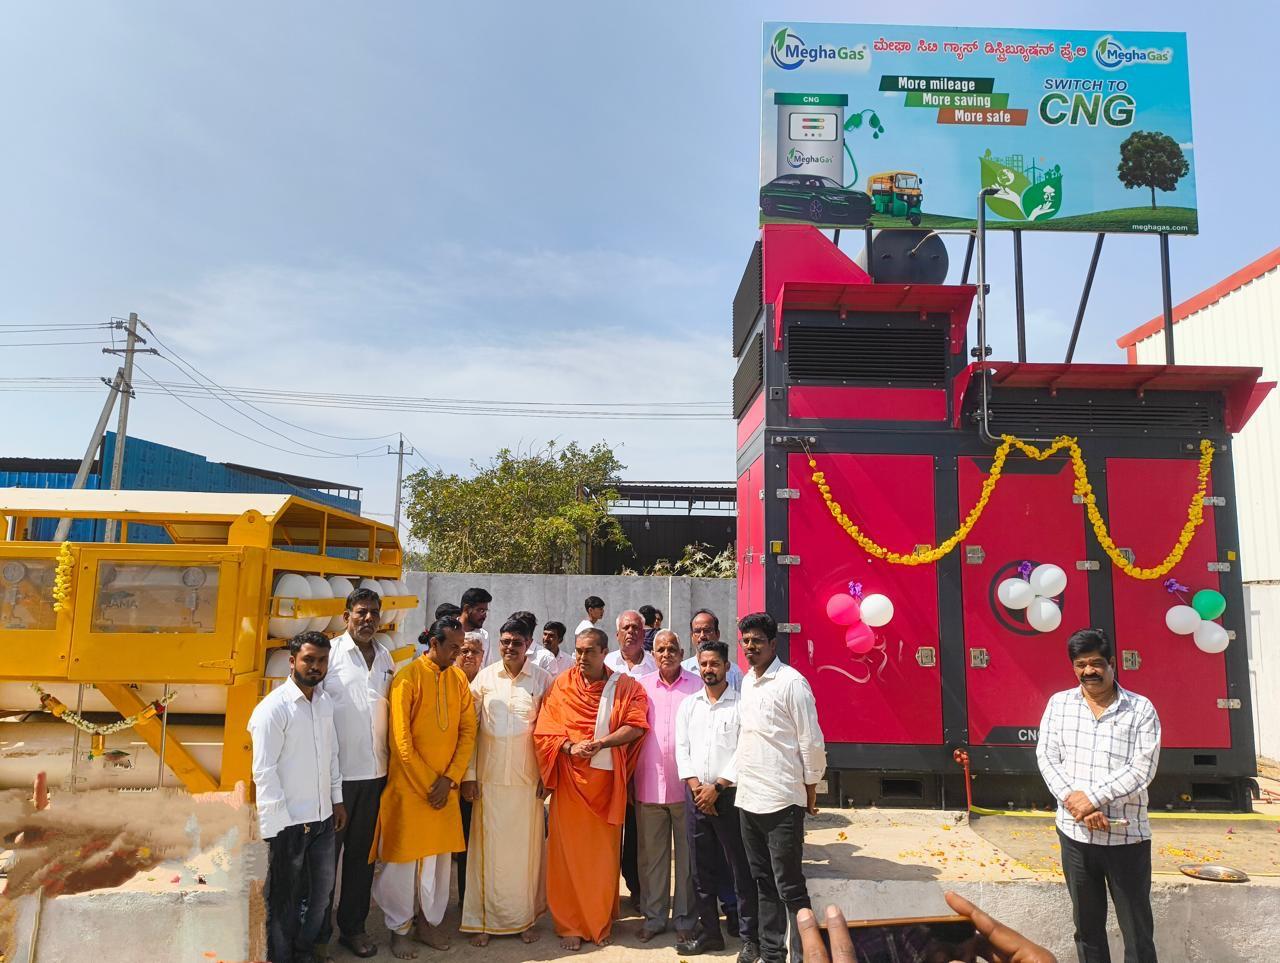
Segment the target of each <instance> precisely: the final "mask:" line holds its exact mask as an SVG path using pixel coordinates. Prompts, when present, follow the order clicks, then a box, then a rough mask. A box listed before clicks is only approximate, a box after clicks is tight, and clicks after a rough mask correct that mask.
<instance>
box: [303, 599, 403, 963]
mask: <svg viewBox="0 0 1280 963" xmlns="http://www.w3.org/2000/svg"><path fill="white" fill-rule="evenodd" d="M343 619H344V621H345V622H346V626H347V630H346V631H345V632H343V633H342V635H340V636H338V637H337V638H336V639H334V640H333V644H332V648H331V650H330V652H329V672H328V675H326V676H325V680H324V682H323V683H321V685H320V688H321V689H322V690H323V691H324V693H325V694H326V695H327V696H329V698H330V699H332V700H333V721H334V725H335V727H336V729H337V733H338V765H339V767H340V768H341V770H342V802H343V805H344V806H345V807H346V810H347V828H346V830H345V831H344V832H341V833H339V834H338V837H337V848H338V851H339V852H340V853H345V855H344V857H343V859H342V885H341V887H339V892H340V893H341V896H340V897H339V899H338V912H337V923H338V932H339V934H340V935H339V936H338V942H339V943H341V944H342V945H343V946H345V947H346V948H347V949H349V950H351V952H352V953H354V954H355V955H356V956H358V957H361V958H362V959H367V958H368V957H371V956H374V955H376V954H377V952H378V947H377V944H376V943H374V941H373V940H372V939H370V938H369V936H368V934H367V933H366V932H365V919H366V918H367V917H368V915H369V892H370V887H371V886H372V885H373V864H372V863H371V862H370V861H369V850H370V848H371V847H372V846H373V829H374V827H375V826H377V825H378V804H379V801H380V800H381V799H382V790H383V788H384V787H385V786H386V784H387V689H388V688H389V687H390V685H391V679H392V677H393V676H394V675H395V674H396V666H395V662H394V661H392V659H391V653H390V652H389V651H388V650H387V648H386V646H384V645H382V644H381V643H380V642H377V641H375V639H374V636H375V635H376V634H377V632H378V627H379V625H381V623H382V599H381V597H380V596H379V595H378V593H377V592H375V591H373V590H372V589H367V588H358V589H356V590H355V591H354V592H352V593H351V594H350V595H348V596H347V608H346V611H345V612H344V613H343ZM325 929H326V931H327V930H328V927H327V926H326V927H325ZM323 937H324V938H322V939H321V940H320V942H322V943H327V942H328V939H327V937H328V933H327V932H325V933H324V934H323Z"/></svg>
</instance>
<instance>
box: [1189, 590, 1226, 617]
mask: <svg viewBox="0 0 1280 963" xmlns="http://www.w3.org/2000/svg"><path fill="white" fill-rule="evenodd" d="M1191 607H1192V608H1193V609H1195V610H1196V611H1197V612H1198V613H1199V614H1200V618H1202V619H1216V618H1217V617H1218V616H1219V615H1221V614H1222V613H1223V612H1225V611H1226V610H1227V600H1226V599H1225V598H1223V597H1222V593H1221V592H1215V591H1214V590H1213V589H1201V590H1200V591H1199V592H1197V593H1196V594H1195V596H1194V597H1193V598H1192V599H1191Z"/></svg>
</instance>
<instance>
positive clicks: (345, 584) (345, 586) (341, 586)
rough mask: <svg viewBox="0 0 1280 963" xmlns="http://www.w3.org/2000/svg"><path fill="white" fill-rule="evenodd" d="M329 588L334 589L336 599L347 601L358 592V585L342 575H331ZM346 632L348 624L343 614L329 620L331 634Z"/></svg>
mask: <svg viewBox="0 0 1280 963" xmlns="http://www.w3.org/2000/svg"><path fill="white" fill-rule="evenodd" d="M329 587H330V588H331V589H333V597H334V598H335V599H343V600H345V599H346V597H347V596H348V595H350V594H351V593H352V592H354V591H355V590H356V583H355V582H353V581H351V579H349V578H343V577H342V576H341V575H330V576H329ZM346 630H347V623H346V622H345V621H344V620H343V618H342V613H341V612H339V613H338V614H337V615H335V616H334V617H333V618H331V619H330V620H329V631H330V632H345V631H346Z"/></svg>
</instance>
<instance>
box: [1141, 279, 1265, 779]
mask: <svg viewBox="0 0 1280 963" xmlns="http://www.w3.org/2000/svg"><path fill="white" fill-rule="evenodd" d="M1278 328H1280V269H1276V268H1273V269H1272V270H1270V271H1268V272H1267V273H1265V274H1263V275H1261V276H1260V277H1258V278H1255V279H1254V280H1252V281H1250V282H1248V283H1246V284H1244V285H1243V286H1242V287H1239V288H1237V289H1236V290H1234V291H1232V292H1230V293H1228V294H1226V295H1224V296H1223V297H1222V298H1221V299H1220V300H1218V301H1215V302H1214V303H1213V304H1210V305H1208V306H1207V307H1205V308H1203V309H1201V310H1199V311H1196V312H1195V313H1194V314H1191V315H1188V316H1187V317H1186V318H1184V319H1183V320H1181V321H1179V322H1177V323H1176V324H1175V325H1174V326H1173V334H1174V350H1175V357H1176V359H1177V362H1178V363H1179V364H1221V365H1248V366H1261V367H1262V370H1263V374H1262V377H1263V380H1265V381H1277V380H1280V330H1278ZM1136 347H1137V361H1138V363H1139V364H1163V363H1164V332H1162V331H1158V332H1156V334H1155V335H1153V336H1151V337H1148V338H1146V339H1144V340H1142V341H1139V342H1138V344H1137V346H1136ZM1278 394H1280V392H1276V391H1273V392H1272V393H1271V395H1270V396H1269V397H1268V398H1267V400H1266V401H1264V402H1263V403H1262V406H1261V407H1260V408H1259V409H1258V411H1257V412H1256V413H1255V414H1254V416H1253V418H1252V419H1251V420H1250V421H1249V424H1248V425H1247V426H1245V429H1244V431H1242V432H1241V433H1240V434H1239V435H1238V436H1237V437H1236V439H1235V441H1234V443H1233V446H1232V447H1233V455H1234V462H1235V473H1236V498H1237V499H1238V501H1239V512H1240V571H1241V575H1242V577H1243V579H1244V581H1245V593H1246V599H1247V600H1248V601H1247V604H1248V605H1249V608H1250V609H1251V610H1252V611H1251V617H1250V618H1249V619H1248V620H1247V622H1246V625H1247V626H1248V627H1249V631H1250V632H1251V634H1253V635H1254V636H1255V637H1254V638H1251V639H1250V640H1249V642H1250V645H1249V649H1250V659H1249V669H1250V672H1249V675H1250V678H1251V679H1252V681H1253V684H1254V688H1253V698H1254V704H1255V721H1256V727H1257V736H1258V752H1259V753H1260V754H1261V755H1264V756H1268V757H1270V758H1271V759H1280V397H1277V395H1278Z"/></svg>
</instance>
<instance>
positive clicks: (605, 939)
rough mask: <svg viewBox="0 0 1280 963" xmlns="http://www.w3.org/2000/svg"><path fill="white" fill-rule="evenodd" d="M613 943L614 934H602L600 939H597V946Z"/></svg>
mask: <svg viewBox="0 0 1280 963" xmlns="http://www.w3.org/2000/svg"><path fill="white" fill-rule="evenodd" d="M612 945H613V937H612V936H602V937H600V939H598V940H596V946H612Z"/></svg>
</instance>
